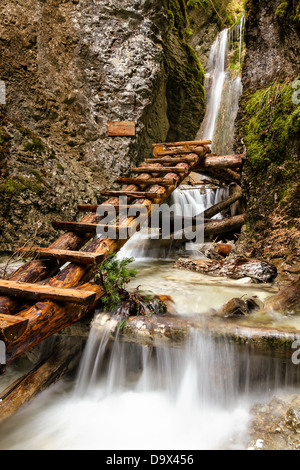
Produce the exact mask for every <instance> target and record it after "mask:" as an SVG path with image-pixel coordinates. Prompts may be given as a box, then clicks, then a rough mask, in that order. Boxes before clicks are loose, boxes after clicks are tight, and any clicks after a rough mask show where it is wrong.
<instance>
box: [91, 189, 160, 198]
mask: <svg viewBox="0 0 300 470" xmlns="http://www.w3.org/2000/svg"><path fill="white" fill-rule="evenodd" d="M100 194H101V196H107V197H122V196H127V197H131V198H134V199H141V198H144V199H150V200H153V199H155V200H157V199H159V194H158V193H149V192H147V191H126V190H123V191H101V193H100Z"/></svg>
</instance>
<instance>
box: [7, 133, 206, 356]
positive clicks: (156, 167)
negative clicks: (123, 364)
mask: <svg viewBox="0 0 300 470" xmlns="http://www.w3.org/2000/svg"><path fill="white" fill-rule="evenodd" d="M209 144H211V142H210V141H196V142H195V141H193V142H178V143H176V142H175V143H167V144H154V146H153V155H154V158H150V159H146V160H145V161H144V162H143V163H141V164H140V165H139V166H138V167H135V168H132V173H133V174H135V175H138V176H136V177H130V178H118V179H117V182H118V183H119V184H120V185H126V186H125V187H123V188H122V189H120V190H119V191H102V192H101V196H102V197H104V198H106V201H105V202H104V203H103V204H100V205H98V206H97V205H87V204H85V205H80V206H78V210H79V211H80V212H86V213H87V215H86V216H85V217H84V218H83V219H82V220H81V221H80V222H69V221H54V222H53V227H54V228H55V229H57V230H62V231H64V232H65V233H64V234H63V235H61V236H60V237H59V238H58V239H57V240H56V241H55V242H54V243H52V244H51V245H50V246H49V247H48V248H41V247H33V248H21V249H20V252H21V253H22V254H23V255H24V256H30V257H33V258H34V260H33V261H30V262H28V263H26V264H25V265H24V266H22V267H21V268H20V269H19V270H18V271H17V272H16V273H15V274H14V275H13V276H12V277H11V279H10V280H8V281H0V294H1V297H0V340H3V341H5V343H6V349H7V362H8V363H10V362H12V361H13V360H14V359H15V358H16V357H18V356H19V355H20V354H22V353H24V352H25V351H26V350H28V349H30V348H31V347H33V346H35V345H36V344H38V343H40V342H41V341H43V340H44V339H46V338H47V337H49V336H50V335H52V334H54V333H56V332H58V331H60V330H61V329H63V328H66V327H67V326H69V325H71V324H72V323H74V322H75V321H78V320H80V319H81V318H83V317H84V316H86V315H87V314H88V313H89V312H90V311H92V310H93V309H94V308H95V306H96V305H97V301H98V300H99V299H100V298H101V297H102V296H103V294H104V292H103V290H102V288H101V287H99V286H97V285H95V284H91V283H87V282H88V281H89V280H90V279H91V278H92V277H93V273H94V270H95V267H97V266H98V265H99V264H100V263H102V261H103V260H104V259H105V257H107V256H108V255H109V254H111V253H113V252H116V251H118V250H119V249H120V248H121V247H122V246H123V245H124V244H125V243H126V241H127V239H128V238H129V237H130V236H131V233H132V230H131V229H135V230H140V228H141V225H142V224H143V223H144V222H146V221H147V220H148V218H149V217H150V215H151V212H152V207H153V205H154V204H162V203H163V202H164V201H165V200H166V199H167V198H168V197H169V195H170V194H171V193H172V192H173V191H174V190H175V189H176V188H177V187H178V185H179V184H180V183H181V182H182V180H183V179H184V178H185V177H186V176H187V175H188V174H189V173H190V172H191V171H192V170H193V169H194V168H195V167H196V166H197V165H199V163H200V162H201V161H202V160H203V159H204V158H205V156H206V155H207V154H209V153H210V149H209V147H208V145H209ZM119 198H121V199H119ZM123 198H126V201H127V203H126V204H124V202H123ZM120 201H121V202H120ZM127 209H130V214H131V213H136V215H134V216H131V215H130V216H128V217H127V216H124V215H123V210H127ZM100 210H101V215H99V213H100ZM106 211H108V212H109V211H115V214H116V217H115V219H114V220H113V221H112V222H111V224H108V225H104V224H103V225H101V223H100V222H101V220H102V219H103V217H104V216H103V215H102V214H103V213H104V212H106ZM131 211H134V212H131ZM97 212H98V213H97ZM137 214H139V221H138V223H137ZM99 228H100V229H101V230H102V229H103V230H104V229H105V228H107V229H109V228H110V229H114V230H115V231H116V237H115V238H114V239H110V238H108V237H107V236H106V235H105V233H103V236H100V237H98V238H95V235H96V233H97V229H99ZM121 230H122V231H124V230H125V231H126V230H128V237H127V238H124V237H122V238H120V237H119V236H118V235H119V233H120V232H121ZM83 247H85V248H84V250H83V251H82V250H81V248H83ZM64 263H68V264H67V266H65V267H63V268H62V266H63V264H64ZM61 268H62V269H61ZM24 300H25V301H26V307H25V308H23V309H20V308H21V306H22V304H23V303H24ZM32 301H34V302H36V303H34V304H33V305H30V302H32ZM18 310H19V312H18ZM15 314H17V315H15Z"/></svg>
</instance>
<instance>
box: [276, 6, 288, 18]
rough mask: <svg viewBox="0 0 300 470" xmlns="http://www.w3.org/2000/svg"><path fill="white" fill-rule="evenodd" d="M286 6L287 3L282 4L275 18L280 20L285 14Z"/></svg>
mask: <svg viewBox="0 0 300 470" xmlns="http://www.w3.org/2000/svg"><path fill="white" fill-rule="evenodd" d="M288 6H289V4H288V2H282V3H281V4H280V5H279V7H278V8H277V10H276V13H275V17H276V18H277V19H280V20H282V19H283V18H284V17H285V15H286V13H287V10H288Z"/></svg>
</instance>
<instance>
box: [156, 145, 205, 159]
mask: <svg viewBox="0 0 300 470" xmlns="http://www.w3.org/2000/svg"><path fill="white" fill-rule="evenodd" d="M190 153H196V154H197V155H198V156H201V155H203V154H204V149H203V147H188V148H181V147H178V148H177V149H176V150H159V149H158V148H157V149H156V152H155V156H156V157H164V156H169V155H188V154H190ZM193 158H195V157H193Z"/></svg>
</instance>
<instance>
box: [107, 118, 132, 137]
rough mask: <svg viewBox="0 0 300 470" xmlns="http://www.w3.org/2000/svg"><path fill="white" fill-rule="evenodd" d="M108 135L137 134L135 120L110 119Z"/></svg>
mask: <svg viewBox="0 0 300 470" xmlns="http://www.w3.org/2000/svg"><path fill="white" fill-rule="evenodd" d="M107 135H108V136H111V137H116V136H120V137H121V136H126V137H128V136H130V137H133V136H135V122H134V121H108V123H107Z"/></svg>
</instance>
